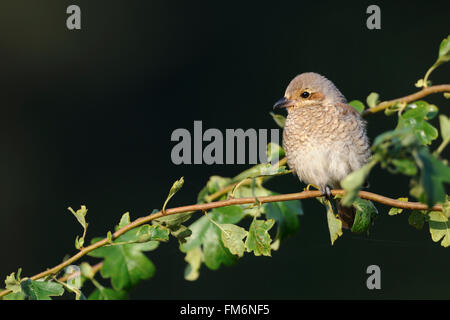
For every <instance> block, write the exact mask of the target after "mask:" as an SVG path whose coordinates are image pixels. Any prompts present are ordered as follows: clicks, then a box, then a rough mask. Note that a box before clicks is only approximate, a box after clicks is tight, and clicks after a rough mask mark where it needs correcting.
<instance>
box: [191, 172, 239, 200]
mask: <svg viewBox="0 0 450 320" xmlns="http://www.w3.org/2000/svg"><path fill="white" fill-rule="evenodd" d="M231 183H232V179H231V178H225V177H220V176H211V177H210V178H209V180H208V182H207V184H206V186H205V187H204V188H203V189H202V190H201V191H200V193H199V194H198V196H197V202H198V203H202V202H205V201H206V198H207V196H209V195H211V194H213V193H215V192H217V191H219V190H221V189H222V188H225V187H226V186H228V185H230V184H231ZM224 197H225V196H224Z"/></svg>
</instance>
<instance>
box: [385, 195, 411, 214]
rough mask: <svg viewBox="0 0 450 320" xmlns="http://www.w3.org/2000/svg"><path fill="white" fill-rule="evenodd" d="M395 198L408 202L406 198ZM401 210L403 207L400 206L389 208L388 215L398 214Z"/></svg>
mask: <svg viewBox="0 0 450 320" xmlns="http://www.w3.org/2000/svg"><path fill="white" fill-rule="evenodd" d="M397 200H399V201H404V202H408V198H398V199H397ZM402 212H403V209H402V208H391V209H390V210H389V215H390V216H395V215H397V214H400V213H402Z"/></svg>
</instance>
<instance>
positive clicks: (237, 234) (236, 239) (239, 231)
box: [220, 224, 248, 257]
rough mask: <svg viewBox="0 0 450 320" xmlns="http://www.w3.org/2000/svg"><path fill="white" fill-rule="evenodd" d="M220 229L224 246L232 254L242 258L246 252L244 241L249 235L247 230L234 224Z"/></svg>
mask: <svg viewBox="0 0 450 320" xmlns="http://www.w3.org/2000/svg"><path fill="white" fill-rule="evenodd" d="M220 227H221V229H222V235H221V236H222V242H223V244H224V246H225V247H226V248H228V250H230V252H231V254H235V255H237V256H238V257H242V256H243V255H244V251H245V245H244V241H243V239H244V238H245V237H246V236H247V234H248V232H247V230H245V229H244V228H242V227H239V226H237V225H234V224H221V225H220Z"/></svg>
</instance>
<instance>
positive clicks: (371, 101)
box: [366, 92, 380, 108]
mask: <svg viewBox="0 0 450 320" xmlns="http://www.w3.org/2000/svg"><path fill="white" fill-rule="evenodd" d="M379 97H380V95H379V94H378V93H376V92H371V93H370V94H369V96H368V97H367V99H366V102H367V105H368V106H369V108H374V107H376V105H377V104H378V103H379V100H378V98H379Z"/></svg>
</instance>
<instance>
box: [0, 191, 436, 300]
mask: <svg viewBox="0 0 450 320" xmlns="http://www.w3.org/2000/svg"><path fill="white" fill-rule="evenodd" d="M331 194H332V195H333V196H336V195H344V194H345V190H331ZM321 196H322V192H321V191H318V190H317V191H316V190H314V191H303V192H299V193H289V194H280V195H273V196H265V197H259V198H258V200H259V202H260V203H261V204H263V203H269V202H279V201H290V200H302V199H309V198H317V197H321ZM358 196H359V197H360V198H363V199H367V200H372V201H375V202H379V203H382V204H385V205H388V206H391V207H395V208H402V209H409V210H433V211H442V206H441V205H435V206H433V207H432V208H428V207H427V205H426V204H423V203H420V202H404V201H400V200H395V199H391V198H388V197H384V196H382V195H379V194H376V193H372V192H367V191H360V192H359V193H358ZM255 201H256V199H255V198H254V197H249V198H234V199H227V200H221V201H215V202H210V203H201V204H192V205H187V206H182V207H177V208H171V209H167V210H165V214H164V216H167V215H172V214H177V213H184V212H189V211H206V210H211V209H214V208H220V207H227V206H233V205H241V204H251V203H254V202H255ZM162 216H163V213H162V211H158V212H156V213H152V214H150V215H148V216H145V217H141V218H138V219H136V220H134V221H133V222H131V223H130V224H127V225H126V226H124V227H122V228H121V229H119V230H117V231H116V232H114V234H113V235H112V237H111V238H112V240H114V239H117V238H118V237H120V236H121V235H122V234H124V233H126V232H127V231H130V230H132V229H134V228H136V227H138V226H141V225H143V224H145V223H147V222H150V221H152V220H155V219H158V218H161V217H162ZM107 244H109V239H108V238H104V239H103V240H100V241H98V242H96V243H94V244H91V245H90V246H87V247H85V248H82V249H81V250H80V251H79V252H78V253H77V254H75V255H73V256H72V257H70V258H69V259H67V260H66V261H64V262H62V263H60V264H58V265H57V266H55V267H53V268H50V269H47V270H46V271H43V272H41V273H38V274H36V275H34V276H32V277H31V278H30V279H31V280H37V279H41V278H44V277H47V276H49V275H54V274H57V273H58V272H59V271H61V270H62V269H63V268H65V267H67V266H69V265H71V264H73V263H74V262H75V261H77V260H79V259H80V258H81V257H83V256H85V255H86V254H88V253H89V252H91V251H93V250H95V249H97V248H100V247H103V246H105V245H107ZM96 266H97V267H98V268H100V267H101V265H99V264H97V265H96ZM97 270H98V269H97ZM60 280H61V279H60ZM10 292H11V290H4V291H2V292H0V297H3V296H5V295H7V294H8V293H10Z"/></svg>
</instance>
